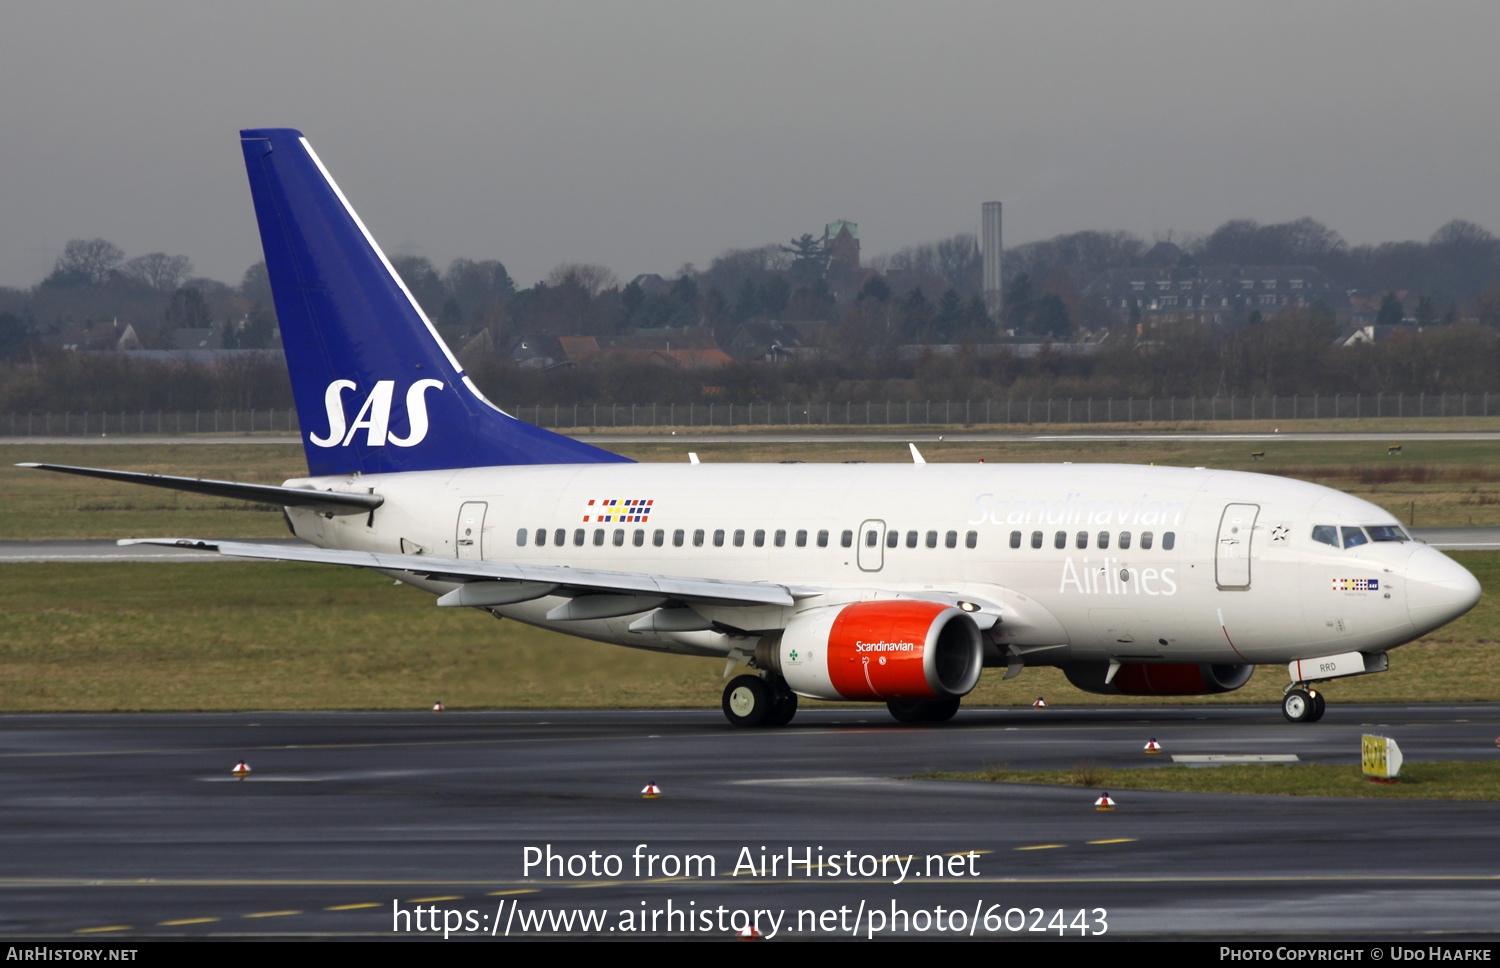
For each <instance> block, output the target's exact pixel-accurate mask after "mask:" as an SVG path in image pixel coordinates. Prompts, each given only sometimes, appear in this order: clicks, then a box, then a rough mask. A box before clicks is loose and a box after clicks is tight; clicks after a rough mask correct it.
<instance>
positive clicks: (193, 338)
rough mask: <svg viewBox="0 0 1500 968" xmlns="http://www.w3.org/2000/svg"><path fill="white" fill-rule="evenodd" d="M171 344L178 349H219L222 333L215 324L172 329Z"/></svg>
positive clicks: (222, 337)
mask: <svg viewBox="0 0 1500 968" xmlns="http://www.w3.org/2000/svg"><path fill="white" fill-rule="evenodd" d="M172 345H173V346H174V347H175V348H176V349H179V350H221V349H223V348H224V333H223V331H222V330H220V329H219V328H218V327H217V326H211V327H209V328H207V329H174V330H172Z"/></svg>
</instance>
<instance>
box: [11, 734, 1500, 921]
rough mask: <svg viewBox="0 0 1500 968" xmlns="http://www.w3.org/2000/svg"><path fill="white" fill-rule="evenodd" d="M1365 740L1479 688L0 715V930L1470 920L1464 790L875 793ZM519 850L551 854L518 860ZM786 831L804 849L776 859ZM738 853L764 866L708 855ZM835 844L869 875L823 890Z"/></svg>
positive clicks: (1489, 871) (1488, 905) (1490, 812)
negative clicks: (984, 705) (891, 706)
mask: <svg viewBox="0 0 1500 968" xmlns="http://www.w3.org/2000/svg"><path fill="white" fill-rule="evenodd" d="M1366 731H1375V732H1379V733H1381V734H1383V735H1388V736H1392V737H1394V738H1396V739H1397V740H1398V741H1399V742H1400V743H1401V746H1402V749H1403V751H1404V752H1405V754H1406V758H1407V760H1408V761H1415V760H1443V759H1470V760H1490V759H1493V758H1497V757H1500V750H1497V749H1496V748H1495V736H1496V734H1497V732H1500V706H1497V705H1494V704H1473V705H1423V706H1353V705H1351V706H1340V705H1337V704H1335V705H1330V707H1329V710H1328V714H1327V716H1326V718H1325V719H1324V720H1323V722H1322V723H1319V724H1317V725H1315V726H1306V725H1303V726H1294V725H1291V724H1288V723H1286V722H1284V721H1283V720H1282V718H1281V715H1280V712H1279V711H1278V710H1277V709H1276V708H1274V707H1261V706H1253V707H1252V706H1246V707H1220V706H1214V707H1172V708H1141V707H1135V708H1123V707H1114V708H1108V707H1096V708H1067V709H1059V708H1054V709H1049V710H1032V709H1021V710H1016V709H1006V710H963V711H961V712H960V713H959V716H958V718H957V719H956V720H955V721H954V722H953V723H952V724H950V725H948V726H946V727H935V728H934V727H927V728H914V727H906V726H899V725H896V724H895V723H894V722H892V721H891V720H890V719H889V718H888V717H887V715H886V714H885V712H884V710H883V709H881V708H874V707H871V708H861V709H827V708H824V709H816V708H810V709H805V710H803V711H802V712H800V713H799V714H798V716H797V719H796V720H795V721H794V723H793V724H792V725H791V726H790V727H787V728H785V729H779V730H737V729H733V728H731V727H729V726H728V725H726V724H725V723H724V722H723V720H722V718H721V717H720V715H719V714H718V713H717V712H715V711H550V710H549V711H529V712H485V713H455V712H446V713H431V712H412V713H245V714H218V715H210V714H199V715H66V716H64V715H10V716H3V717H0V809H3V810H4V814H5V817H6V823H5V824H4V825H3V827H0V842H3V848H4V849H3V850H0V932H3V933H4V935H5V936H7V937H9V938H11V939H20V938H24V937H28V936H32V937H43V936H47V937H70V938H75V939H76V938H79V937H100V938H106V937H107V938H121V937H129V936H133V935H161V936H170V935H265V936H288V935H309V936H375V937H390V936H391V935H392V933H393V931H392V929H393V923H395V924H397V925H400V924H401V923H402V922H401V916H400V915H397V914H396V913H395V910H396V909H399V910H400V911H404V912H406V913H405V919H406V920H405V924H406V926H408V927H410V929H411V932H410V933H413V934H415V933H417V931H416V928H417V926H418V922H417V920H416V917H415V915H414V914H413V912H414V911H415V909H416V908H418V907H420V908H422V909H423V912H424V914H425V920H424V921H423V922H422V924H423V925H424V926H425V925H426V924H429V923H430V922H431V921H432V919H433V918H434V916H435V917H436V919H437V922H438V924H439V925H440V926H441V925H442V924H443V922H444V920H445V918H447V919H450V920H449V923H450V924H452V923H455V922H453V921H452V920H451V918H454V917H456V918H457V919H458V920H457V922H456V923H457V924H458V925H459V926H461V927H467V926H468V925H469V923H472V925H473V926H474V927H475V928H477V929H478V931H479V932H481V933H484V934H488V933H489V932H490V931H491V930H492V929H495V930H496V932H497V933H500V934H503V932H504V930H505V929H506V928H508V929H509V930H510V934H511V936H512V937H517V936H521V935H523V934H536V933H541V934H565V935H572V934H580V933H587V934H592V935H596V936H598V935H602V936H605V937H621V936H624V937H634V936H640V935H641V934H658V935H659V934H698V935H706V936H709V937H725V936H727V935H728V934H729V933H730V931H729V927H728V926H727V925H728V924H729V922H730V921H732V920H733V918H734V917H736V915H734V914H732V913H731V912H734V911H745V912H752V914H744V915H740V916H739V917H740V918H741V919H743V918H748V917H751V916H753V912H756V911H759V912H762V920H761V922H760V927H761V929H762V930H763V932H767V933H769V932H768V929H769V928H770V927H771V925H772V923H773V922H772V921H771V920H770V918H771V916H772V914H777V913H779V914H780V915H781V917H782V920H781V921H780V922H779V925H780V926H779V928H777V930H778V931H779V933H780V936H781V937H789V936H790V937H809V936H817V937H828V936H832V937H839V936H849V935H850V934H852V933H856V931H857V933H858V934H860V936H864V935H865V934H866V933H868V932H870V931H872V930H874V931H875V933H876V934H877V935H880V934H883V933H885V932H886V931H887V930H888V929H889V928H890V927H891V924H890V919H891V918H892V917H894V918H895V921H896V928H897V933H910V934H924V935H933V936H962V935H966V934H967V933H968V932H969V930H971V927H972V926H976V925H977V927H975V928H974V930H975V931H976V933H977V934H986V933H989V934H1001V935H1005V934H1010V935H1012V936H1019V937H1032V938H1036V937H1043V936H1050V937H1057V936H1058V933H1059V932H1058V930H1057V928H1056V925H1058V924H1064V925H1067V926H1065V927H1064V928H1063V931H1062V933H1063V935H1064V936H1068V937H1079V936H1080V935H1081V934H1082V930H1083V928H1084V927H1088V928H1089V929H1090V931H1091V932H1097V931H1098V930H1099V929H1100V928H1101V927H1103V928H1105V929H1106V936H1107V937H1142V936H1204V937H1220V938H1223V937H1238V938H1257V937H1259V938H1292V937H1299V936H1300V937H1306V938H1312V939H1324V938H1330V937H1355V938H1374V937H1381V938H1393V937H1399V936H1415V935H1421V936H1422V937H1423V938H1434V937H1449V938H1452V937H1478V936H1484V937H1493V936H1495V935H1496V934H1500V924H1497V921H1496V918H1495V912H1496V911H1497V910H1500V865H1497V861H1496V859H1497V857H1500V825H1496V824H1495V823H1494V817H1495V804H1493V803H1462V802H1430V801H1429V802H1424V801H1393V800H1385V801H1382V800H1356V799H1313V798H1279V797H1251V796H1223V795H1206V794H1169V793H1131V792H1125V791H1113V792H1114V794H1115V799H1116V801H1117V804H1118V806H1117V808H1116V810H1115V811H1113V812H1109V813H1103V812H1099V811H1096V810H1095V809H1094V806H1093V801H1094V798H1095V797H1096V796H1098V794H1099V792H1100V791H1098V790H1093V789H1078V788H1050V787H1028V786H1007V785H993V784H977V783H960V782H937V781H930V780H920V779H905V778H903V777H909V776H910V775H911V774H914V773H919V772H924V771H930V770H948V769H959V770H973V769H979V768H983V767H985V766H996V765H1000V764H1008V765H1009V766H1010V767H1013V768H1070V767H1073V766H1074V765H1076V764H1078V763H1079V762H1080V761H1085V760H1087V761H1092V762H1095V763H1099V764H1101V765H1106V766H1145V765H1148V764H1154V763H1155V762H1156V761H1157V758H1156V757H1153V756H1148V755H1147V754H1145V753H1143V752H1142V746H1143V745H1144V743H1145V741H1146V740H1147V739H1149V738H1152V737H1155V738H1156V739H1158V740H1160V742H1161V743H1162V745H1163V746H1164V747H1165V748H1166V752H1167V754H1168V755H1170V754H1174V753H1175V754H1188V753H1192V754H1215V753H1219V754H1222V753H1232V754H1282V755H1286V754H1292V755H1296V756H1297V757H1299V758H1300V759H1302V760H1311V761H1315V762H1322V763H1355V762H1357V758H1358V750H1359V736H1360V734H1361V733H1362V732H1366ZM242 758H243V759H245V760H246V761H248V763H249V764H250V766H251V767H252V769H253V772H252V773H251V775H250V777H249V778H248V779H244V780H236V779H234V778H232V777H231V776H230V770H231V768H232V767H233V766H234V765H235V763H236V761H238V760H240V759H242ZM648 782H654V783H657V784H659V785H660V788H661V790H662V796H661V797H660V798H659V799H645V798H643V797H642V796H641V790H642V788H643V787H644V786H645V784H646V783H648ZM548 845H550V848H551V850H552V851H553V852H554V853H555V854H557V855H559V856H560V857H563V858H566V857H569V856H572V855H576V856H577V857H578V858H579V860H575V861H574V862H573V864H574V866H573V871H572V873H569V872H568V870H567V867H566V864H567V863H568V862H567V861H566V860H564V861H560V862H559V864H561V865H562V866H561V869H559V868H558V866H556V865H555V866H554V868H553V871H552V874H551V876H545V873H546V872H545V869H544V868H538V869H537V870H533V871H531V872H530V874H531V876H528V872H527V871H526V869H525V867H524V863H525V861H526V858H527V853H526V852H527V850H528V848H534V849H535V850H537V851H539V852H543V853H542V854H541V856H543V857H545V853H544V852H545V850H546V849H547V847H548ZM638 845H644V846H643V847H638ZM788 850H790V851H791V852H792V854H793V857H794V859H796V860H801V859H803V858H804V857H810V859H811V861H812V866H811V867H810V868H809V867H800V866H794V867H793V868H792V870H791V873H790V876H789V875H788V871H787V866H786V860H785V858H786V855H787V851H788ZM809 852H810V853H809ZM590 854H592V855H593V859H592V860H590V856H589V855H590ZM637 854H639V855H640V857H641V860H640V861H637V860H636V855H637ZM763 854H764V859H765V861H766V862H767V863H769V860H770V858H771V857H772V856H777V857H780V858H781V860H780V861H779V862H778V867H777V869H776V871H775V873H774V874H771V873H768V874H767V875H766V876H760V874H759V872H758V871H756V872H752V871H751V870H749V869H747V868H746V867H745V866H743V865H742V866H741V868H740V870H739V872H738V873H736V872H735V866H736V862H737V861H745V862H753V864H754V865H755V866H757V867H758V866H759V865H760V864H761V863H762V858H763ZM652 855H655V856H656V860H654V861H650V863H651V868H650V870H649V871H647V870H646V869H645V868H644V867H642V868H641V869H640V870H639V873H638V871H637V867H636V865H637V863H640V864H642V865H644V864H645V863H647V860H646V858H649V857H651V856H652ZM686 855H699V856H706V857H711V858H712V859H713V869H712V871H711V872H710V870H709V869H708V867H707V863H708V862H707V861H700V862H699V866H697V867H694V868H692V869H691V870H689V871H687V872H684V871H683V870H682V869H681V867H680V865H679V863H678V861H679V860H680V859H681V858H682V857H684V856H686ZM835 855H837V858H836V859H834V858H835ZM850 855H852V856H850ZM862 856H866V857H869V858H874V859H875V861H876V862H878V860H879V859H881V858H885V863H886V871H885V873H884V874H883V875H882V874H881V873H880V872H879V871H878V870H874V869H873V867H872V866H871V864H872V863H874V867H878V866H879V865H878V863H876V862H872V861H866V872H865V873H864V874H860V873H858V870H857V866H856V874H855V876H853V877H844V876H838V875H839V873H840V871H841V870H842V867H843V866H844V864H845V863H847V861H848V860H850V859H852V860H853V861H854V862H855V864H856V865H858V863H859V862H860V858H861V857H862ZM906 856H912V857H914V858H915V860H914V862H913V863H914V865H915V866H913V867H912V868H911V869H910V870H911V873H909V874H908V876H907V877H906V879H905V881H904V882H903V883H899V884H898V883H894V882H895V881H896V880H897V879H898V873H897V868H896V867H894V866H892V865H893V864H896V863H898V862H897V861H896V860H894V859H893V858H897V857H906ZM610 858H616V859H618V862H619V868H618V870H616V869H614V868H613V867H611V866H610V865H611V864H612V863H613V861H611V859H610ZM929 864H932V865H941V866H942V868H943V873H942V875H941V876H939V875H938V873H937V870H936V866H934V867H931V868H929V867H928V865H929ZM893 905H894V907H895V909H896V910H895V912H894V913H893V911H892V906H893ZM939 907H941V908H942V910H943V912H944V914H943V916H942V918H946V920H942V918H939V917H938V916H937V915H936V914H935V912H936V911H937V909H938V908H939ZM1033 909H1040V911H1041V921H1038V920H1037V915H1036V914H1035V913H1034V912H1033ZM434 911H435V913H434ZM704 911H709V912H711V913H710V914H708V915H707V916H706V920H705V916H704V915H703V913H702V912H704ZM1058 911H1061V912H1063V913H1062V915H1061V920H1060V921H1059V920H1058V917H1057V915H1056V912H1058ZM450 912H454V913H452V914H450ZM574 912H597V916H598V917H600V918H602V919H603V920H602V922H601V923H600V925H599V926H597V927H592V928H589V929H587V930H585V929H584V927H583V922H581V921H579V920H577V918H578V917H580V916H581V915H579V914H576V913H574ZM653 912H655V914H654V917H655V918H656V921H655V924H654V925H653V924H652V923H651V920H650V919H651V917H652V916H653ZM669 912H676V920H675V921H670V922H669V921H668V920H666V918H667V917H668V914H669ZM683 912H687V914H688V915H689V916H687V917H684V913H683ZM767 912H770V913H767ZM828 912H831V913H828ZM902 912H904V915H903V913H902ZM921 912H925V915H924V914H923V913H921ZM955 912H962V915H963V921H964V925H963V927H962V928H959V927H956V925H957V924H958V917H957V915H956V914H955ZM1008 912H1009V913H1008ZM976 913H977V915H978V917H977V920H976ZM872 914H876V915H878V916H877V917H875V918H872V917H871V915H872ZM986 915H990V920H989V922H988V923H986ZM1007 915H1008V917H1009V919H1010V920H1009V924H1007V923H1006V917H1007ZM589 916H590V917H593V916H595V914H594V913H590V915H589ZM903 916H904V917H906V918H907V921H906V926H905V928H904V929H903V928H902V922H901V917H903ZM924 917H925V918H926V920H925V921H924V920H923V918H924ZM537 918H541V919H542V920H541V921H540V922H538V921H537V920H536V919H537ZM566 918H572V919H573V920H572V921H571V922H569V923H568V924H567V925H564V919H566ZM639 918H645V919H646V923H645V924H644V925H643V927H644V930H643V931H636V930H635V927H634V926H635V925H637V924H638V923H639V922H638V920H637V919H639ZM466 919H472V920H471V921H466ZM627 919H628V921H629V923H628V924H627ZM913 919H915V920H914V921H913ZM877 921H881V922H884V923H881V924H877ZM501 922H504V924H503V925H501V927H499V928H496V927H495V926H496V925H499V924H501ZM856 922H857V927H856ZM1048 922H1051V923H1052V924H1053V925H1054V926H1053V928H1052V930H1051V931H1050V932H1049V931H1046V930H1041V931H1031V930H1030V929H1031V928H1033V927H1035V926H1037V925H1038V924H1040V925H1041V926H1042V927H1043V928H1045V925H1046V924H1047V923H1048ZM939 923H941V924H945V925H946V927H944V928H941V929H940V928H939V927H938V924H939ZM611 927H613V928H615V930H614V931H611V930H610V928H611ZM424 933H426V934H428V935H429V936H431V932H424ZM439 933H440V932H439Z"/></svg>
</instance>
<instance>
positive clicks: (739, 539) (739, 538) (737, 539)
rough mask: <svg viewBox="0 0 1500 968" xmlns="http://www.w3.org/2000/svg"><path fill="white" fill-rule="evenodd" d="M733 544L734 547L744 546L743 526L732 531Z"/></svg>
mask: <svg viewBox="0 0 1500 968" xmlns="http://www.w3.org/2000/svg"><path fill="white" fill-rule="evenodd" d="M734 546H735V547H736V548H743V547H745V529H744V528H736V529H735V532H734Z"/></svg>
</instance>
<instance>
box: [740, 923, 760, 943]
mask: <svg viewBox="0 0 1500 968" xmlns="http://www.w3.org/2000/svg"><path fill="white" fill-rule="evenodd" d="M735 937H737V938H739V939H740V940H741V941H762V940H764V936H763V935H762V934H761V933H760V928H757V927H756V926H755V925H753V924H747V925H745V926H744V927H743V928H740V929H739V930H738V931H736V932H735Z"/></svg>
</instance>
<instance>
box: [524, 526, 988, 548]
mask: <svg viewBox="0 0 1500 968" xmlns="http://www.w3.org/2000/svg"><path fill="white" fill-rule="evenodd" d="M746 533H747V532H746V531H745V530H744V529H743V528H740V529H736V530H735V531H734V534H733V543H734V546H735V547H736V548H743V547H744V546H745V536H746ZM727 534H728V532H726V531H725V530H724V529H723V528H719V529H717V530H715V531H714V533H713V544H714V547H715V548H722V547H724V539H725V537H726V535H727ZM809 534H810V532H808V531H806V530H800V531H797V532H796V533H795V535H794V536H793V538H792V541H793V543H794V544H795V545H796V546H797V547H798V548H806V547H807V540H808V536H809ZM920 536H921V532H918V531H908V532H906V546H907V547H908V548H915V547H917V545H918V544H919V543H920V542H921V540H922V539H921V537H920ZM548 537H549V536H548V531H547V529H546V528H537V529H535V530H534V531H533V530H531V529H529V528H520V529H518V530H517V531H516V546H517V547H521V548H524V547H525V546H526V545H528V544H532V545H536V546H537V547H539V548H540V547H545V546H546V545H547V543H548ZM707 537H708V532H707V531H705V530H704V529H702V528H699V529H697V530H695V531H694V532H693V547H694V548H701V547H703V545H704V543H705V541H706V539H707ZM938 537H939V534H938V532H936V531H929V532H927V537H926V544H927V547H929V548H936V547H937V546H938ZM550 538H551V543H552V544H553V545H556V546H558V547H561V546H563V545H565V544H567V543H568V530H567V529H566V528H557V529H555V530H553V531H552V532H551V536H550ZM588 538H589V534H588V529H587V528H575V529H573V546H574V547H575V548H581V547H583V546H584V545H585V544H587V543H588ZM828 538H829V532H827V531H819V532H818V533H817V539H816V540H817V544H818V547H819V548H826V547H828ZM750 540H751V542H752V543H753V544H754V545H755V547H757V548H764V547H765V545H766V531H765V530H764V529H758V530H756V531H755V532H753V533H752V534H751V535H750ZM942 541H943V547H945V548H957V547H958V532H957V531H949V532H948V533H947V534H946V535H944V536H943V537H942ZM630 542H631V544H633V545H635V547H637V548H641V547H644V546H645V544H646V529H645V528H635V529H633V530H632V532H631V535H630ZM604 543H605V529H604V528H595V529H594V535H593V544H594V546H595V547H603V546H604ZM666 543H667V532H666V530H665V529H664V528H657V529H656V530H654V531H652V532H651V544H652V546H653V547H656V548H660V547H663V546H664V545H665V544H666ZM686 543H687V531H686V530H684V529H682V528H678V529H677V530H675V531H673V532H672V547H674V548H681V547H682V546H683V545H684V544H686ZM771 543H772V544H773V545H775V546H776V547H777V548H785V547H786V543H787V532H786V531H785V530H782V529H778V530H776V531H775V532H773V533H772V535H771ZM613 544H614V546H615V547H617V548H620V547H624V545H625V529H624V528H615V529H614V535H613ZM865 544H866V545H868V546H869V547H871V548H874V547H876V546H877V545H879V544H880V532H879V531H875V530H872V531H870V532H868V533H867V534H866V535H865ZM885 544H886V547H888V548H896V547H899V546H900V544H901V532H900V531H898V530H896V529H894V528H893V529H891V530H890V531H887V532H886V539H885ZM839 546H840V547H843V548H852V547H854V532H853V531H845V532H843V533H842V534H841V535H839ZM978 546H979V532H978V531H970V532H968V533H967V534H966V535H965V536H964V547H966V548H976V547H978ZM1012 546H1013V547H1015V545H1012Z"/></svg>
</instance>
